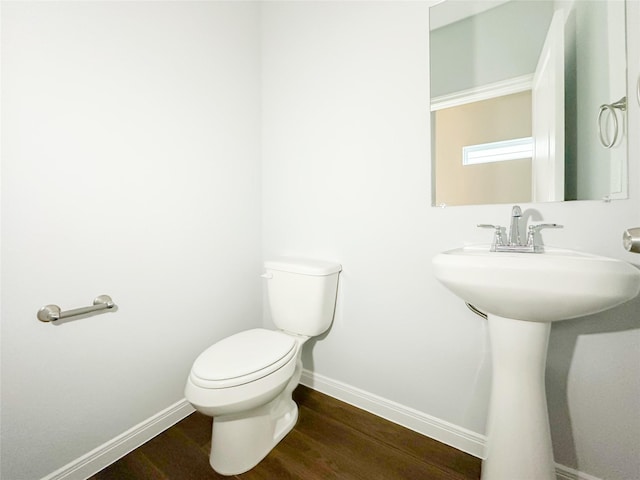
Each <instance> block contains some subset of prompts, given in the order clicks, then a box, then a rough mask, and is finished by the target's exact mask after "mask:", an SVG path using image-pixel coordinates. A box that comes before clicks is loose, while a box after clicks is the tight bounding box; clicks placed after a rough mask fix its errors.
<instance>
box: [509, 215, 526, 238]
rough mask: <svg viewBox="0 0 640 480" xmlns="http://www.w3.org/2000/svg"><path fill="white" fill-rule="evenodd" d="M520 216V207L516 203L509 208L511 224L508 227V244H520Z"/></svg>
mask: <svg viewBox="0 0 640 480" xmlns="http://www.w3.org/2000/svg"><path fill="white" fill-rule="evenodd" d="M520 217H522V209H521V208H520V207H519V206H518V205H514V206H513V208H512V209H511V226H510V228H509V245H511V246H515V245H522V244H523V243H522V240H521V238H520Z"/></svg>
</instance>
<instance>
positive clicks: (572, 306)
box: [433, 245, 640, 322]
mask: <svg viewBox="0 0 640 480" xmlns="http://www.w3.org/2000/svg"><path fill="white" fill-rule="evenodd" d="M489 248H490V247H489V246H488V245H474V246H467V247H462V248H456V249H454V250H449V251H446V252H443V253H441V254H439V255H437V256H436V257H434V259H433V267H434V274H435V276H436V278H437V279H438V280H440V282H442V283H443V284H444V285H445V286H446V287H447V288H448V289H449V290H451V291H452V292H453V293H455V294H456V295H457V296H459V297H460V298H462V299H463V300H464V301H465V302H468V303H470V304H472V305H474V306H475V307H477V308H478V309H480V310H482V311H484V312H486V313H488V314H493V315H497V316H500V317H504V318H511V319H516V320H526V321H533V322H554V321H558V320H566V319H570V318H575V317H581V316H584V315H589V314H593V313H597V312H601V311H604V310H607V309H609V308H612V307H615V306H616V305H619V304H621V303H623V302H626V301H627V300H630V299H632V298H633V297H635V296H636V295H637V294H638V292H639V291H640V270H638V269H637V268H635V267H634V266H632V265H630V264H628V263H626V262H623V261H621V260H617V259H613V258H607V257H601V256H597V255H590V254H587V253H581V252H576V251H572V250H564V249H558V248H552V247H545V252H544V253H537V254H534V253H511V252H490V251H489Z"/></svg>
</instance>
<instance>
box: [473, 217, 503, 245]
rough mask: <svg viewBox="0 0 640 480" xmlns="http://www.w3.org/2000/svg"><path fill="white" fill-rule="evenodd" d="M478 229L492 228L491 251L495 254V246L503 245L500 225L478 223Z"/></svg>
mask: <svg viewBox="0 0 640 480" xmlns="http://www.w3.org/2000/svg"><path fill="white" fill-rule="evenodd" d="M476 226H477V227H478V228H493V229H494V233H493V243H492V244H491V251H492V252H495V249H496V245H504V237H503V236H502V228H503V227H501V226H500V225H491V224H489V223H479V224H478V225H476Z"/></svg>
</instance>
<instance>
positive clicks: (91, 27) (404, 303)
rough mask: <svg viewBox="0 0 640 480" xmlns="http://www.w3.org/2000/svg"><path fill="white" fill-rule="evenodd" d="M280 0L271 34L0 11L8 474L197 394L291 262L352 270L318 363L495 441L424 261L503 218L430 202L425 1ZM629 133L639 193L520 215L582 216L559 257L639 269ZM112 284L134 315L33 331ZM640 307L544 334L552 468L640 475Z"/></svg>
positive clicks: (195, 7) (466, 329)
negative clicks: (594, 257)
mask: <svg viewBox="0 0 640 480" xmlns="http://www.w3.org/2000/svg"><path fill="white" fill-rule="evenodd" d="M261 8H262V10H263V17H262V22H261V23H260V16H259V15H260V13H259V9H258V7H256V5H254V4H250V3H244V2H238V3H233V4H231V3H189V2H175V3H156V2H140V3H135V2H126V3H125V2H105V3H94V2H91V3H80V2H69V3H50V2H40V3H26V2H25V3H8V2H4V3H3V4H2V9H3V12H2V13H3V16H2V67H3V70H2V102H3V104H2V122H3V129H2V141H3V144H2V160H3V164H2V182H3V183H2V261H3V264H2V447H3V452H2V453H3V456H2V461H3V465H2V477H3V478H8V479H13V478H40V477H42V476H43V475H45V474H47V473H49V472H51V471H53V470H55V469H56V468H58V467H60V466H62V465H64V464H66V463H67V462H69V461H72V460H74V459H76V458H78V457H79V456H81V455H82V454H84V453H86V452H87V451H88V450H90V449H91V448H93V447H95V446H98V445H101V444H103V443H104V442H106V441H108V440H110V439H112V438H113V437H115V436H116V435H118V434H120V433H121V432H123V431H124V430H126V429H128V428H129V427H131V426H133V425H135V424H137V423H138V422H140V421H143V420H145V419H147V418H148V417H150V416H152V415H154V414H155V413H157V412H158V411H160V410H162V409H163V408H165V407H167V406H168V405H170V404H172V403H173V402H175V401H176V400H179V399H180V398H182V395H183V392H182V389H183V385H184V381H185V378H186V374H187V372H188V370H189V368H190V366H191V362H192V361H193V358H194V356H195V355H196V354H197V353H199V352H200V351H201V350H202V349H203V348H205V347H206V346H207V345H209V344H211V343H212V342H213V341H214V340H216V339H218V338H221V337H222V336H223V335H226V334H228V333H231V332H234V331H238V330H241V329H243V328H247V327H250V326H252V325H256V324H257V323H258V320H257V317H258V316H259V315H260V310H261V305H260V295H261V290H260V289H261V285H260V282H259V279H258V277H257V276H256V274H257V273H259V270H260V257H261V256H270V255H272V254H284V253H297V254H304V255H310V256H317V257H319V258H327V259H335V260H339V261H341V262H342V263H343V265H344V272H343V274H342V275H341V287H340V299H339V304H338V311H337V316H336V320H335V322H334V325H333V327H332V329H331V330H330V331H329V332H328V333H327V334H326V335H324V336H322V337H321V338H319V339H317V340H315V341H312V342H311V343H309V344H308V346H307V350H306V352H305V358H304V361H305V366H306V367H307V368H311V369H313V370H315V371H316V372H318V373H319V374H322V375H325V376H327V377H329V378H332V379H335V380H338V381H341V382H344V383H346V384H348V385H352V386H354V387H357V388H360V389H363V390H365V391H367V392H371V393H373V394H376V395H379V396H382V397H385V398H387V399H390V400H394V401H396V402H398V403H400V404H402V405H405V406H407V407H411V408H414V409H416V410H418V411H421V412H425V413H427V414H429V415H432V416H434V417H437V418H440V419H443V420H446V421H449V422H452V423H453V424H455V425H459V426H461V427H464V428H468V429H470V430H473V431H476V432H483V431H484V422H485V412H486V407H487V398H488V388H489V382H490V363H489V356H488V355H489V345H488V340H487V337H486V329H485V324H484V323H483V322H482V321H480V320H479V319H478V318H477V317H475V316H474V315H473V314H471V313H470V312H468V311H467V309H466V307H464V305H463V304H462V302H460V301H459V300H458V299H457V298H455V297H454V296H453V295H452V294H450V293H449V292H448V291H447V290H445V289H444V287H442V286H440V285H439V284H438V283H437V282H436V281H435V279H434V278H433V275H432V271H431V264H430V262H431V258H432V257H433V255H435V254H436V253H437V252H439V251H441V250H444V249H446V248H452V247H455V246H457V245H460V244H462V243H465V242H487V241H489V239H488V237H487V235H488V234H487V232H485V231H480V230H477V229H476V228H475V227H474V225H475V224H476V223H479V222H496V223H498V222H505V221H506V220H507V215H508V207H505V206H475V207H455V208H447V209H436V208H432V207H430V205H429V204H430V198H431V192H430V184H431V179H430V166H429V152H430V145H429V131H430V126H429V114H428V99H429V91H428V78H429V67H428V51H429V49H428V11H427V4H426V3H421V2H372V3H369V2H268V3H263V5H262V7H261ZM634 8H635V17H633V18H635V19H637V18H640V16H639V15H638V10H640V5H639V4H637V2H635V3H634ZM636 30H637V29H636ZM634 35H635V37H634V40H633V42H630V44H633V45H640V42H639V40H640V39H639V38H638V36H639V35H640V32H638V33H634ZM259 55H261V57H260V56H259ZM260 59H261V64H260ZM633 61H634V67H633V69H632V76H633V72H636V74H637V72H638V63H640V55H639V54H638V53H637V52H636V53H635V57H634V59H633ZM634 83H635V80H634ZM260 96H261V98H260ZM638 110H639V108H638V106H637V104H635V103H634V104H633V106H632V108H631V111H630V113H629V114H630V129H631V130H632V131H634V130H633V129H634V128H635V129H636V130H635V131H637V129H638V128H640V118H639V117H640V113H639V111H638ZM260 124H261V125H262V128H260ZM260 133H261V140H260V138H259V137H260ZM630 138H631V149H632V153H631V157H632V160H633V161H632V163H631V185H630V191H631V199H630V200H627V201H617V202H612V203H609V204H606V203H600V202H575V203H564V204H544V205H542V206H533V205H523V207H524V208H525V209H532V208H534V209H537V210H539V212H540V214H541V215H540V216H541V217H542V218H543V219H544V220H545V221H555V222H558V223H562V224H564V225H565V228H564V229H563V230H558V231H549V232H545V234H544V237H545V240H546V241H547V243H549V244H556V245H561V246H572V247H574V248H577V249H581V250H587V251H592V252H595V253H600V254H605V255H611V256H615V257H619V258H623V259H626V260H629V261H636V262H637V261H638V260H637V259H636V258H635V257H634V256H633V255H631V254H626V253H624V252H623V251H622V249H621V247H620V235H621V232H622V230H623V228H626V227H629V226H634V225H640V211H639V209H638V200H639V199H640V196H639V194H638V179H639V176H640V171H639V170H638V168H637V161H638V158H640V146H639V145H638V137H637V136H634V135H630ZM260 141H262V150H261V148H260ZM261 153H262V156H263V163H262V165H261V164H260V162H259V157H260V154H261ZM261 171H262V189H263V193H262V194H261V192H260V189H261ZM260 202H262V207H260ZM260 208H262V211H260ZM261 216H262V219H261ZM261 222H262V224H261ZM261 225H262V234H263V236H264V239H263V242H262V251H261V250H260V249H261V247H260V245H261V242H260V235H261ZM100 293H107V294H110V295H112V296H113V298H114V300H115V301H116V303H117V304H118V305H119V310H118V311H117V312H114V313H107V314H104V315H100V316H95V317H91V318H87V319H82V320H78V321H75V322H68V323H64V324H62V325H59V326H53V325H46V324H41V323H40V322H38V321H37V320H36V319H35V313H36V311H37V309H38V308H39V307H40V306H42V305H44V304H47V303H58V304H60V305H61V306H63V307H64V308H72V307H77V306H82V305H85V304H88V303H89V302H90V301H91V299H92V298H93V297H94V296H96V295H98V294H100ZM638 306H640V303H639V302H638V301H636V302H633V303H631V304H629V305H626V306H624V307H621V308H619V309H616V310H615V311H612V312H609V313H607V314H601V315H596V316H593V317H590V318H587V319H582V320H576V321H569V322H564V323H560V324H557V325H555V326H554V327H553V329H552V333H551V341H550V348H549V368H548V372H547V374H548V377H547V384H548V393H549V395H548V396H549V407H550V414H551V420H552V431H553V440H554V444H555V453H556V460H557V461H558V462H560V463H563V464H565V465H567V466H570V467H574V468H578V469H580V470H581V471H583V472H587V473H589V474H592V475H595V476H597V477H600V478H607V479H629V478H638V477H639V476H640V475H639V472H640V464H639V459H638V458H637V452H638V450H639V449H640V417H639V416H638V415H637V402H638V398H639V397H640V362H639V361H638V360H639V359H640V358H639V352H640V335H639V332H640V323H639V322H640V321H639V319H638V315H637V311H638Z"/></svg>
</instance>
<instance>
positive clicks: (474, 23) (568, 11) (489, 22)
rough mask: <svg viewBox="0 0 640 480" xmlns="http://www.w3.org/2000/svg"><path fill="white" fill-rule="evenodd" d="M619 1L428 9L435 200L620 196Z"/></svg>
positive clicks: (623, 159) (455, 4) (466, 0)
mask: <svg viewBox="0 0 640 480" xmlns="http://www.w3.org/2000/svg"><path fill="white" fill-rule="evenodd" d="M625 27H626V16H625V2H623V1H607V0H594V1H588V2H584V1H580V0H576V1H571V0H568V1H553V0H542V1H540V0H506V1H497V0H496V1H494V0H487V1H482V2H479V1H477V0H448V1H443V2H441V3H438V4H436V5H434V6H433V7H431V8H430V30H431V31H430V37H429V38H430V61H431V68H430V71H431V79H430V80H431V139H432V142H431V145H432V169H433V177H432V178H433V179H434V180H433V189H432V191H433V198H432V201H433V205H436V206H448V205H473V204H494V203H520V202H524V203H527V202H550V201H564V200H596V199H598V200H601V199H605V200H610V199H619V198H626V197H627V134H626V108H625V107H626V104H625V102H626V95H627V94H626V91H627V85H626V74H627V73H626V72H627V65H626V28H625Z"/></svg>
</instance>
